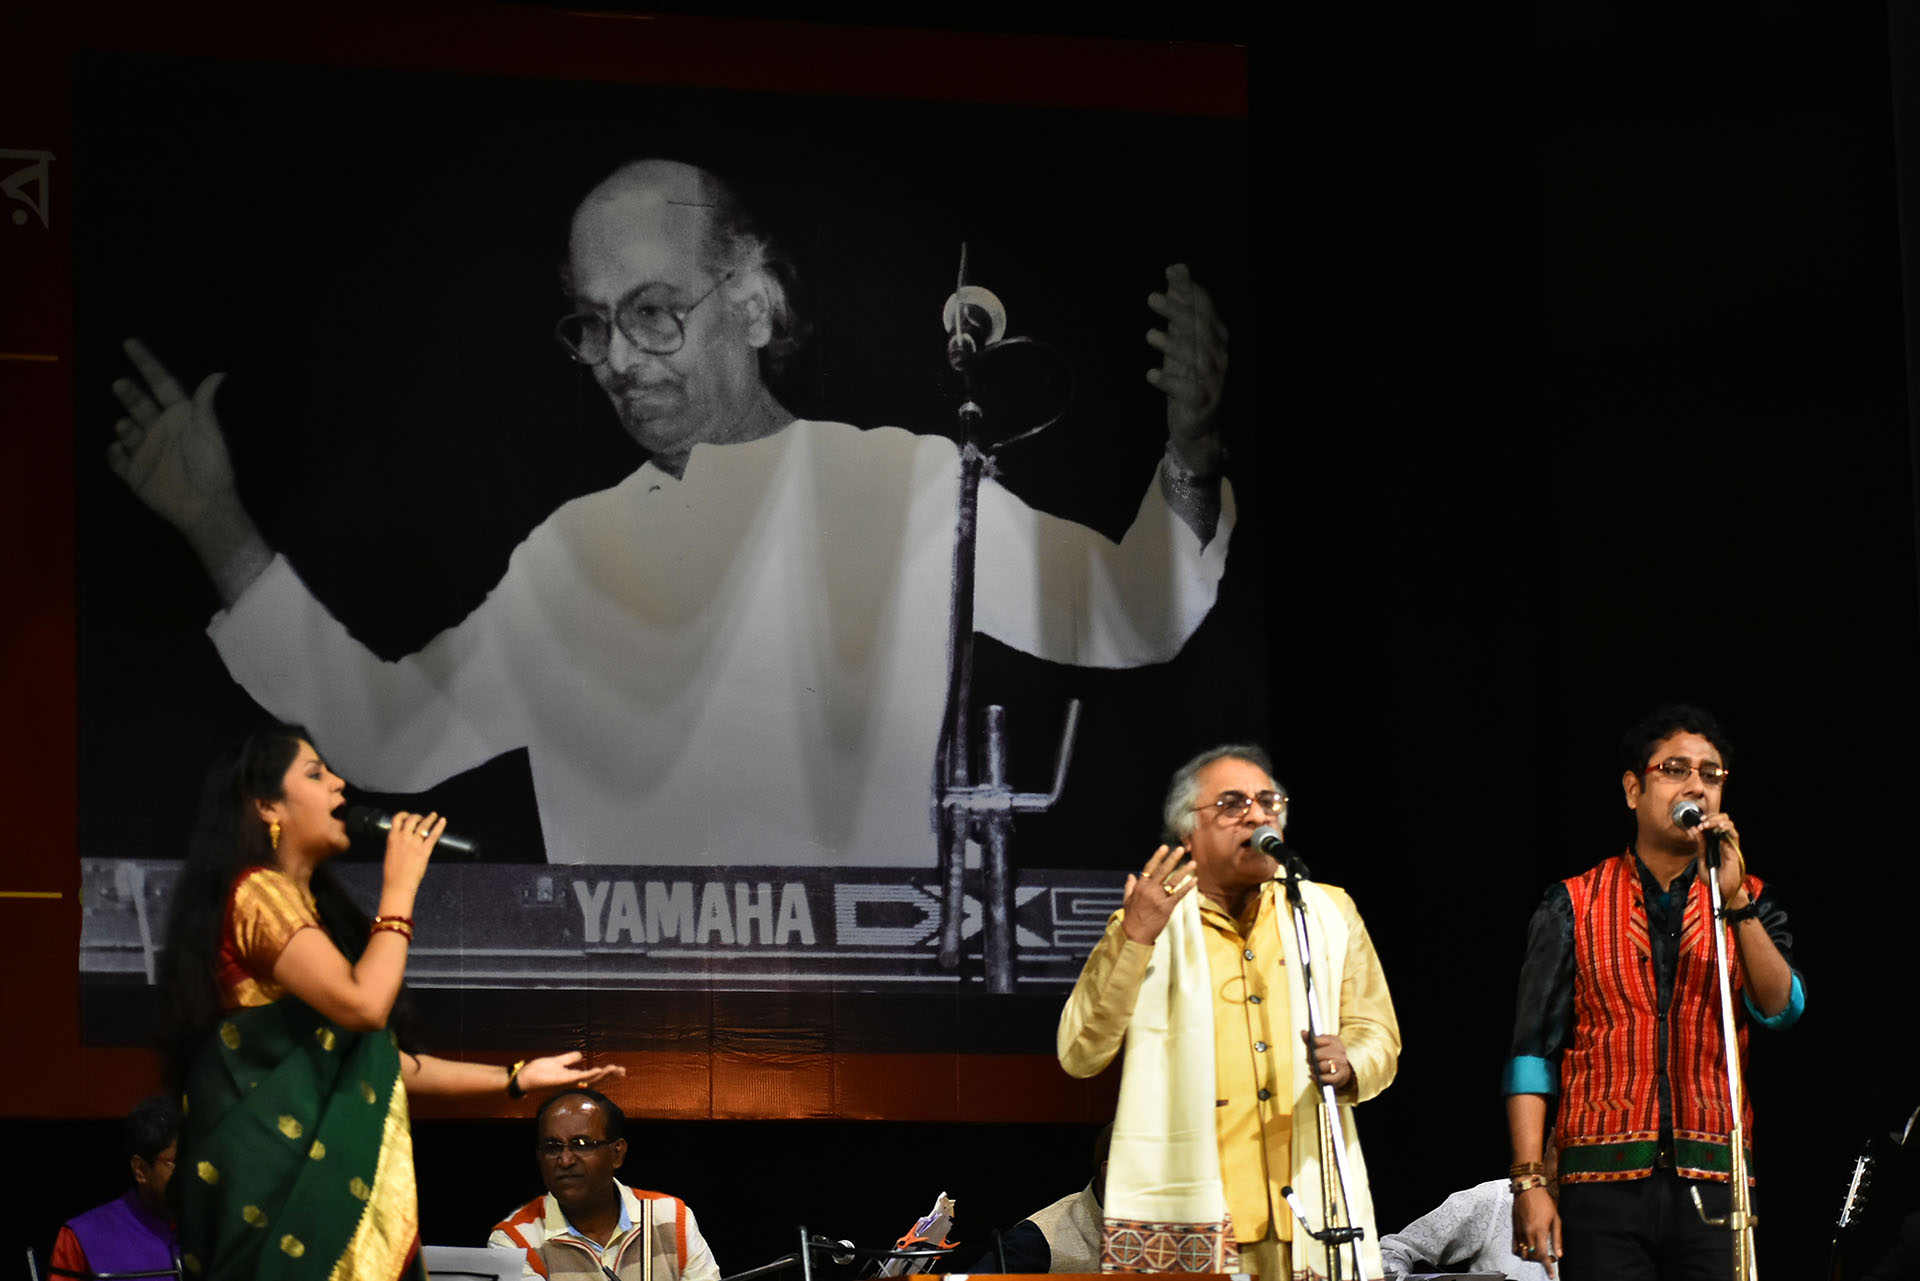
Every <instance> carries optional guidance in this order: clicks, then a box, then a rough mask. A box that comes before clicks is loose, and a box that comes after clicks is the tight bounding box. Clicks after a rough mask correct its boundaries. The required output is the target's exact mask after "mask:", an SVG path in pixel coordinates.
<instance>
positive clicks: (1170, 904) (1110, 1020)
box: [1058, 745, 1400, 1281]
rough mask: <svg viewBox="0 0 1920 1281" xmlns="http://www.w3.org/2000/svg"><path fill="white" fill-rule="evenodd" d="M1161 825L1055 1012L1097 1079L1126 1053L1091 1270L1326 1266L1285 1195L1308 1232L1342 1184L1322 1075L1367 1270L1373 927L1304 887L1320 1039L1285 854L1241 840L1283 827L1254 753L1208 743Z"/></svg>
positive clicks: (1381, 1003)
mask: <svg viewBox="0 0 1920 1281" xmlns="http://www.w3.org/2000/svg"><path fill="white" fill-rule="evenodd" d="M1162 817H1163V819H1164V820H1165V824H1166V829H1167V839H1168V841H1169V842H1178V843H1177V844H1169V845H1162V846H1161V847H1160V848H1159V849H1158V850H1156V851H1155V852H1154V855H1153V857H1152V858H1150V859H1148V860H1147V863H1146V866H1145V868H1144V869H1143V870H1142V871H1141V872H1140V874H1139V875H1138V876H1129V877H1127V883H1126V890H1125V896H1124V899H1123V905H1122V907H1121V908H1120V910H1119V911H1117V912H1115V913H1114V914H1113V916H1112V918H1111V919H1110V920H1109V921H1108V922H1107V930H1106V934H1105V935H1104V936H1103V937H1102V938H1101V940H1100V942H1099V943H1098V944H1097V945H1096V946H1095V947H1094V949H1093V954H1092V955H1091V956H1090V957H1088V958H1087V963H1086V967H1085V968H1084V969H1083V970H1082V971H1081V973H1080V980H1079V982H1078V983H1077V984H1076V985H1075V987H1074V990H1073V995H1072V997H1070V998H1069V1000H1068V1002H1067V1008H1066V1010H1065V1011H1064V1012H1063V1013H1062V1014H1061V1016H1060V1031H1059V1043H1058V1051H1059V1055H1060V1063H1061V1066H1062V1067H1064V1068H1066V1070H1067V1071H1068V1072H1069V1073H1071V1074H1072V1075H1074V1076H1077V1077H1088V1076H1093V1075H1094V1074H1095V1073H1097V1072H1099V1071H1101V1070H1102V1069H1104V1068H1105V1067H1106V1066H1107V1064H1109V1063H1110V1062H1112V1061H1113V1057H1114V1055H1115V1054H1116V1053H1117V1052H1118V1051H1119V1049H1120V1047H1121V1044H1122V1042H1123V1041H1124V1042H1125V1045H1126V1056H1125V1058H1124V1059H1123V1060H1122V1067H1121V1073H1122V1075H1121V1079H1120V1104H1119V1109H1118V1111H1117V1113H1116V1115H1115V1117H1114V1129H1113V1146H1112V1152H1111V1156H1110V1158H1109V1162H1108V1168H1107V1182H1106V1199H1105V1203H1104V1204H1105V1209H1106V1219H1105V1225H1104V1241H1103V1246H1102V1250H1103V1262H1104V1264H1105V1265H1106V1266H1107V1268H1109V1269H1110V1270H1119V1271H1156V1272H1157V1271H1165V1270H1168V1268H1169V1266H1171V1267H1173V1268H1175V1269H1177V1270H1180V1271H1200V1272H1233V1271H1251V1272H1254V1273H1257V1274H1258V1275H1260V1276H1263V1277H1269V1278H1273V1279H1274V1281H1279V1279H1280V1278H1286V1277H1291V1276H1294V1275H1296V1272H1298V1273H1299V1274H1302V1275H1304V1272H1305V1270H1306V1269H1309V1268H1311V1270H1312V1271H1313V1274H1314V1275H1316V1276H1325V1275H1328V1266H1327V1265H1328V1260H1327V1256H1326V1251H1325V1249H1324V1248H1323V1247H1322V1246H1321V1245H1320V1243H1319V1242H1317V1241H1313V1240H1310V1239H1308V1238H1306V1236H1305V1234H1304V1233H1303V1232H1302V1230H1301V1229H1300V1228H1299V1227H1298V1226H1297V1225H1296V1224H1295V1223H1294V1221H1293V1214H1292V1211H1291V1210H1290V1208H1289V1207H1288V1205H1287V1203H1286V1201H1285V1200H1284V1199H1283V1197H1282V1190H1283V1189H1285V1188H1286V1187H1288V1186H1289V1185H1292V1186H1295V1187H1298V1188H1299V1189H1300V1194H1301V1196H1302V1197H1303V1198H1304V1199H1305V1205H1306V1211H1307V1214H1308V1215H1309V1216H1310V1217H1311V1219H1312V1223H1311V1226H1312V1227H1313V1228H1315V1229H1318V1228H1320V1227H1322V1226H1323V1224H1324V1222H1325V1216H1326V1215H1327V1212H1328V1206H1327V1205H1326V1204H1324V1203H1323V1200H1322V1196H1321V1188H1322V1186H1323V1183H1322V1174H1323V1173H1324V1175H1325V1180H1326V1183H1327V1184H1329V1185H1332V1186H1335V1187H1337V1186H1338V1181H1337V1180H1336V1179H1335V1177H1334V1175H1335V1171H1333V1170H1331V1169H1329V1170H1325V1171H1323V1170H1322V1169H1321V1153H1322V1152H1323V1151H1328V1150H1330V1149H1329V1148H1327V1147H1325V1146H1324V1145H1323V1139H1322V1135H1321V1126H1322V1125H1323V1124H1324V1122H1323V1120H1322V1118H1321V1116H1320V1104H1321V1097H1320V1096H1321V1085H1322V1084H1323V1083H1324V1084H1326V1085H1331V1086H1333V1087H1334V1089H1335V1091H1336V1097H1337V1100H1338V1103H1339V1113H1340V1124H1341V1129H1342V1131H1343V1137H1344V1139H1345V1143H1346V1150H1345V1157H1346V1159H1345V1161H1344V1163H1340V1162H1336V1164H1342V1165H1343V1168H1344V1169H1345V1171H1346V1173H1347V1175H1348V1182H1347V1197H1348V1204H1347V1205H1346V1206H1345V1207H1343V1217H1344V1218H1345V1220H1346V1221H1347V1222H1348V1223H1349V1224H1351V1225H1355V1226H1358V1227H1361V1228H1362V1229H1364V1231H1365V1236H1364V1237H1363V1238H1362V1254H1363V1257H1364V1262H1365V1274H1366V1275H1367V1276H1379V1275H1381V1265H1380V1254H1379V1238H1378V1236H1377V1235H1376V1233H1375V1231H1374V1222H1373V1199H1372V1196H1371V1194H1370V1193H1369V1192H1368V1188H1367V1171H1366V1164H1365V1162H1364V1161H1363V1160H1362V1159H1361V1155H1360V1144H1359V1138H1358V1133H1357V1131H1356V1130H1355V1129H1354V1119H1353V1105H1354V1104H1356V1103H1362V1102H1365V1101H1366V1100H1368V1099H1370V1098H1372V1097H1373V1096H1374V1095H1376V1094H1378V1093H1380V1091H1382V1090H1384V1089H1386V1088H1387V1086H1388V1085H1389V1084H1391V1083H1392V1081H1393V1077H1394V1072H1395V1069H1396V1068H1397V1066H1398V1064H1399V1061H1400V1024H1399V1020H1398V1019H1397V1018H1396V1017H1395V1015H1394V1012H1393V999H1392V997H1391V996H1390V995H1389V994H1388V992H1387V980H1386V976H1385V975H1384V974H1383V973H1382V972H1381V969H1380V961H1379V958H1378V957H1377V956H1376V955H1375V954H1374V950H1373V942H1372V940H1371V939H1370V938H1369V937H1368V936H1367V928H1366V926H1365V925H1364V924H1363V923H1362V922H1361V920H1360V914H1359V912H1358V911H1357V910H1356V909H1355V907H1354V905H1353V900H1352V899H1351V898H1349V897H1348V896H1347V894H1346V893H1345V892H1344V891H1342V890H1339V889H1336V888H1334V887H1333V886H1330V885H1323V884H1320V883H1318V882H1315V881H1304V880H1303V881H1302V883H1301V896H1302V899H1303V902H1304V904H1305V908H1306V915H1307V918H1308V930H1307V934H1308V942H1309V944H1310V948H1311V951H1310V953H1309V956H1308V960H1310V961H1311V969H1312V971H1313V980H1314V998H1315V1003H1316V1006H1317V1009H1318V1012H1319V1023H1320V1026H1321V1027H1322V1028H1323V1029H1324V1030H1323V1031H1322V1033H1321V1035H1320V1036H1319V1037H1318V1038H1317V1039H1316V1038H1314V1037H1313V1036H1312V1035H1311V1034H1310V1032H1309V1028H1308V1021H1307V1000H1306V991H1305V988H1304V986H1303V985H1302V978H1301V975H1302V971H1303V967H1302V966H1301V964H1300V957H1299V956H1298V950H1299V944H1298V941H1297V935H1296V932H1295V929H1294V921H1293V917H1292V913H1291V910H1290V908H1289V905H1288V902H1287V898H1286V890H1285V887H1284V885H1283V884H1282V882H1280V881H1279V880H1277V879H1276V877H1277V876H1278V874H1279V871H1280V868H1279V864H1278V861H1277V860H1276V859H1275V857H1274V856H1273V855H1271V854H1269V853H1267V852H1265V851H1264V850H1262V849H1261V848H1260V846H1259V844H1258V843H1256V842H1255V840H1254V836H1255V834H1256V833H1257V832H1258V831H1259V830H1260V828H1261V827H1262V826H1263V825H1267V824H1271V825H1272V826H1273V827H1274V828H1275V829H1280V830H1283V829H1284V828H1285V826H1286V821H1287V796H1286V793H1285V792H1283V791H1282V790H1281V789H1280V786H1279V784H1277V783H1275V782H1274V781H1273V771H1272V767H1271V765H1270V764H1269V763H1268V759H1267V755H1266V753H1265V752H1264V751H1263V750H1261V749H1260V748H1258V747H1253V746H1245V745H1241V746H1229V747H1218V748H1215V749H1213V750H1212V751H1208V752H1203V753H1202V754H1200V755H1199V756H1197V757H1195V758H1194V759H1193V760H1191V761H1189V762H1188V763H1187V764H1186V765H1184V766H1183V767H1181V769H1180V770H1179V771H1178V772H1177V773H1176V774H1175V775H1174V776H1173V782H1172V784H1171V785H1170V786H1169V787H1168V789H1167V799H1166V805H1165V809H1164V811H1163V815H1162ZM1195 891H1198V892H1197V893H1196V892H1195ZM1328 1142H1330V1140H1328ZM1336 1195H1337V1194H1336ZM1236 1254H1237V1259H1238V1261H1237V1266H1236V1264H1235V1259H1236ZM1344 1257H1350V1256H1344ZM1173 1260H1178V1262H1177V1263H1175V1262H1171V1261H1173ZM1346 1271H1347V1272H1348V1273H1349V1274H1350V1273H1351V1272H1352V1268H1351V1267H1349V1268H1347V1269H1346Z"/></svg>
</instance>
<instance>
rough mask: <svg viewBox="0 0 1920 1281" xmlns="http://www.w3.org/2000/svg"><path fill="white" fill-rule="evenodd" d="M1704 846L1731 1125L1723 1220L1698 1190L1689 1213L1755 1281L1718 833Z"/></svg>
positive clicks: (1736, 1276)
mask: <svg viewBox="0 0 1920 1281" xmlns="http://www.w3.org/2000/svg"><path fill="white" fill-rule="evenodd" d="M1706 840H1707V857H1706V865H1707V898H1708V902H1709V903H1710V904H1711V905H1712V909H1713V915H1712V917H1711V919H1712V921H1713V963H1714V968H1715V970H1716V972H1717V977H1718V979H1719V984H1720V1039H1721V1041H1722V1042H1723V1043H1724V1048H1725V1049H1726V1068H1727V1107H1728V1109H1729V1110H1730V1115H1731V1119H1732V1125H1731V1127H1730V1130H1729V1132H1728V1134H1727V1169H1728V1189H1727V1190H1728V1193H1729V1200H1728V1209H1727V1214H1726V1217H1725V1218H1720V1219H1714V1218H1709V1217H1708V1216H1707V1210H1706V1206H1705V1205H1703V1204H1702V1203H1701V1201H1700V1189H1699V1188H1697V1187H1690V1188H1688V1189H1687V1191H1688V1192H1689V1193H1690V1194H1692V1196H1693V1209H1694V1213H1696V1214H1698V1215H1699V1216H1700V1221H1701V1222H1702V1223H1705V1224H1707V1225H1708V1226H1709V1227H1716V1228H1725V1229H1727V1231H1729V1232H1731V1233H1732V1234H1733V1281H1756V1278H1757V1277H1758V1276H1759V1275H1760V1273H1759V1266H1758V1263H1757V1262H1756V1260H1755V1258H1754V1253H1753V1225H1754V1224H1755V1223H1757V1222H1758V1221H1759V1220H1757V1219H1756V1218H1754V1215H1753V1194H1752V1192H1751V1191H1750V1190H1749V1189H1748V1187H1747V1127H1746V1120H1745V1117H1744V1116H1743V1109H1742V1102H1743V1099H1744V1090H1743V1088H1742V1082H1741V1080H1740V1045H1739V1042H1738V1041H1736V1040H1735V1039H1734V1035H1735V1033H1734V1025H1733V979H1732V977H1731V975H1730V973H1729V966H1730V962H1729V961H1728V959H1727V925H1726V923H1725V922H1724V921H1723V920H1722V917H1723V916H1724V915H1725V913H1726V909H1725V906H1724V904H1723V902H1722V900H1721V897H1720V833H1718V832H1716V831H1713V830H1711V829H1709V830H1708V831H1707V833H1706Z"/></svg>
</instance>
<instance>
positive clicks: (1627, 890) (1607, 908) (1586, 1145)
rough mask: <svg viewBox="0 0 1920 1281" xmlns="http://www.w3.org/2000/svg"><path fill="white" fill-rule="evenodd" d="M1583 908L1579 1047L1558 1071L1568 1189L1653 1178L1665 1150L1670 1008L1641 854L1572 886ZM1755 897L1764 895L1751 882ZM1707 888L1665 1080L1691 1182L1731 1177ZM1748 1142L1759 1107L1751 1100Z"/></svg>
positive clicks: (1678, 990) (1693, 913)
mask: <svg viewBox="0 0 1920 1281" xmlns="http://www.w3.org/2000/svg"><path fill="white" fill-rule="evenodd" d="M1565 884H1566V887H1567V893H1568V895H1569V896H1570V897H1571V898H1572V900H1573V959H1574V973H1573V1004H1574V1018H1573V1040H1572V1043H1571V1044H1570V1045H1569V1046H1568V1047H1567V1050H1566V1053H1565V1055H1564V1056H1563V1057H1562V1059H1561V1063H1560V1089H1561V1097H1560V1119H1559V1124H1558V1130H1559V1142H1560V1178H1561V1180H1562V1181H1563V1182H1567V1183H1582V1182H1598V1181H1605V1180H1612V1179H1638V1178H1645V1177H1646V1176H1647V1175H1649V1174H1651V1173H1652V1172H1653V1168H1654V1166H1655V1164H1656V1160H1657V1157H1658V1152H1659V1137H1660V1096H1659V1082H1658V1071H1659V1066H1660V1065H1659V1062H1658V1056H1659V1045H1660V1040H1659V1036H1660V1030H1659V1029H1660V1007H1659V999H1658V993H1657V991H1656V988H1655V984H1654V972H1653V952H1652V948H1651V946H1650V945H1649V943H1648V939H1647V905H1646V901H1645V898H1644V896H1643V891H1642V888H1641V883H1640V872H1639V866H1638V862H1637V860H1636V859H1635V858H1634V856H1633V852H1632V851H1631V850H1629V851H1627V852H1626V853H1624V854H1622V855H1620V856H1619V857H1617V858H1612V859H1608V860H1607V861H1606V862H1604V863H1602V864H1600V865H1599V866H1598V867H1596V868H1594V869H1592V870H1591V871H1589V872H1586V873H1584V874H1583V875H1580V876H1576V877H1572V878H1570V879H1568V880H1567V881H1566V882H1565ZM1746 887H1747V893H1748V894H1750V895H1757V894H1759V893H1760V879H1759V878H1758V877H1755V876H1749V877H1747V880H1746ZM1711 919H1712V915H1711V908H1710V905H1709V899H1708V890H1707V884H1706V881H1705V880H1704V879H1703V878H1701V877H1699V876H1697V875H1696V876H1695V878H1694V882H1693V887H1692V889H1691V890H1690V891H1689V892H1688V894H1687V905H1686V911H1685V914H1684V915H1683V917H1682V919H1681V927H1680V954H1679V959H1678V962H1677V965H1676V968H1675V973H1674V979H1673V998H1672V1005H1671V1007H1670V1009H1669V1011H1668V1028H1667V1063H1666V1067H1667V1071H1668V1074H1669V1076H1670V1077H1671V1079H1672V1084H1673V1090H1672V1093H1673V1158H1674V1166H1675V1168H1676V1169H1677V1170H1678V1171H1679V1173H1680V1174H1682V1175H1684V1176H1687V1177H1689V1178H1704V1179H1715V1180H1719V1181H1722V1182H1724V1181H1725V1180H1726V1178H1727V1177H1728V1176H1727V1170H1728V1160H1727V1136H1728V1134H1729V1133H1731V1131H1732V1129H1733V1126H1732V1124H1731V1122H1730V1117H1729V1110H1728V1107H1727V1083H1726V1060H1725V1058H1724V1051H1723V1050H1722V1048H1721V1047H1722V1046H1723V1045H1724V1044H1725V1042H1724V1040H1723V1039H1722V1036H1721V1032H1720V995H1719V981H1718V979H1717V978H1716V977H1715V974H1714V962H1713V937H1712V935H1711V934H1710V933H1709V932H1708V929H1709V922H1710V921H1711ZM1722 928H1723V929H1726V930H1727V931H1728V936H1727V939H1726V944H1727V957H1728V960H1729V962H1730V967H1729V971H1728V973H1729V977H1730V978H1731V980H1732V984H1733V1007H1734V1027H1735V1029H1736V1031H1735V1038H1736V1040H1737V1041H1738V1043H1739V1053H1740V1072H1741V1079H1742V1080H1743V1081H1744V1080H1745V1079H1746V1066H1747V1014H1746V1008H1745V1003H1744V1002H1743V1001H1742V999H1741V990H1742V988H1743V987H1744V985H1745V980H1746V972H1745V970H1744V969H1743V968H1742V966H1741V964H1740V952H1739V950H1738V949H1737V948H1735V947H1734V946H1733V938H1732V934H1731V929H1732V927H1730V926H1723V927H1722ZM1744 1103H1745V1107H1744V1109H1743V1113H1744V1115H1743V1117H1742V1119H1743V1121H1744V1122H1745V1125H1746V1132H1747V1141H1748V1143H1749V1144H1751V1143H1752V1140H1753V1104H1752V1101H1751V1099H1750V1098H1748V1099H1746V1100H1744Z"/></svg>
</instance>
